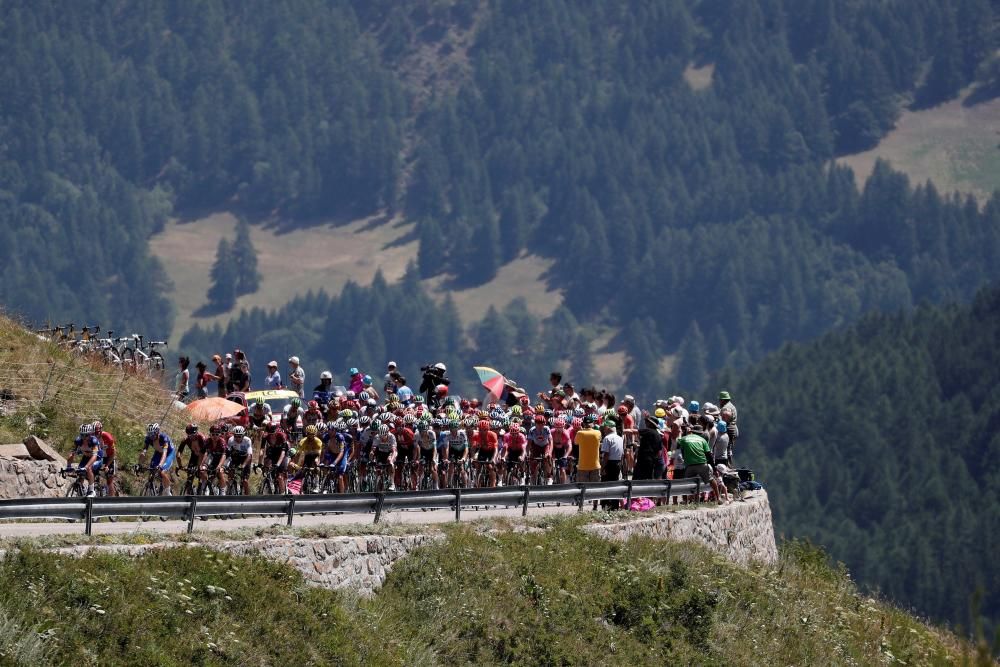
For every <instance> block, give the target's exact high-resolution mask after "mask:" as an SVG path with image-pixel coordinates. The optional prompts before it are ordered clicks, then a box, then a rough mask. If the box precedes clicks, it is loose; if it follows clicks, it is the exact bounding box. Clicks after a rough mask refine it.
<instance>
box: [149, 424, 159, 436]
mask: <svg viewBox="0 0 1000 667" xmlns="http://www.w3.org/2000/svg"><path fill="white" fill-rule="evenodd" d="M159 432H160V425H159V424H157V423H155V422H154V423H152V424H148V425H147V426H146V435H155V434H157V433H159Z"/></svg>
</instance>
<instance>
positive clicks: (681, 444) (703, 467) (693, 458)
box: [677, 420, 722, 505]
mask: <svg viewBox="0 0 1000 667" xmlns="http://www.w3.org/2000/svg"><path fill="white" fill-rule="evenodd" d="M703 432H704V428H703V427H702V425H701V421H700V420H699V421H695V423H693V424H692V425H691V427H690V430H689V432H688V433H687V435H685V436H683V437H682V438H681V439H680V440H678V441H677V448H678V449H680V451H681V455H682V456H683V457H684V466H685V470H686V474H685V477H687V478H693V477H697V478H698V479H700V480H701V482H702V484H709V485H711V487H712V491H714V492H715V497H716V499H717V500H718V503H719V504H720V505H721V504H722V494H721V493H720V492H719V483H718V482H717V481H716V480H715V475H714V474H713V473H712V463H714V461H713V459H712V450H711V449H710V448H709V446H708V440H706V439H705V438H704V436H703Z"/></svg>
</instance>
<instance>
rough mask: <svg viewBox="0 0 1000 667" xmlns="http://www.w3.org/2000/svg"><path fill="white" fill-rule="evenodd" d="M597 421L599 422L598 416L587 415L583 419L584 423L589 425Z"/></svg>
mask: <svg viewBox="0 0 1000 667" xmlns="http://www.w3.org/2000/svg"><path fill="white" fill-rule="evenodd" d="M596 421H597V416H596V415H587V416H586V417H584V418H583V423H584V424H587V425H591V424H593V423H594V422H596Z"/></svg>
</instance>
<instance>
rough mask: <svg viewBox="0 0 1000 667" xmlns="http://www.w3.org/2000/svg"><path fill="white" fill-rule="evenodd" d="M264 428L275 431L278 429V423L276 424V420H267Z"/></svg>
mask: <svg viewBox="0 0 1000 667" xmlns="http://www.w3.org/2000/svg"><path fill="white" fill-rule="evenodd" d="M264 430H265V431H267V432H268V433H274V432H275V431H277V430H278V425H277V424H275V423H274V422H267V423H265V424H264Z"/></svg>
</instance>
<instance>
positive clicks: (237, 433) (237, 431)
mask: <svg viewBox="0 0 1000 667" xmlns="http://www.w3.org/2000/svg"><path fill="white" fill-rule="evenodd" d="M246 432H247V430H246V429H245V428H243V427H242V426H234V427H233V436H234V437H237V438H242V437H243V436H244V435H246Z"/></svg>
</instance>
